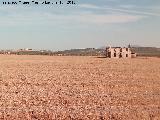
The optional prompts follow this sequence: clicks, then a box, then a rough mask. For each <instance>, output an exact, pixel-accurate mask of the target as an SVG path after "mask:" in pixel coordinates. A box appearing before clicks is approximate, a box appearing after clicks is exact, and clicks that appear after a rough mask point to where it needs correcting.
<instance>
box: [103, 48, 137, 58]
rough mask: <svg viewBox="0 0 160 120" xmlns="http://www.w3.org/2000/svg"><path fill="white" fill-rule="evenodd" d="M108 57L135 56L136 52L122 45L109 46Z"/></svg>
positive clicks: (107, 49)
mask: <svg viewBox="0 0 160 120" xmlns="http://www.w3.org/2000/svg"><path fill="white" fill-rule="evenodd" d="M106 57H108V58H134V57H136V53H132V52H131V48H130V47H128V48H125V47H124V48H122V47H107V48H106Z"/></svg>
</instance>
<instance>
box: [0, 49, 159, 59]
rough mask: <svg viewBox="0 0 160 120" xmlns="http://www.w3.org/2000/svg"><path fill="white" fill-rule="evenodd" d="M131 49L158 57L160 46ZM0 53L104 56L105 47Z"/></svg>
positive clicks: (144, 54)
mask: <svg viewBox="0 0 160 120" xmlns="http://www.w3.org/2000/svg"><path fill="white" fill-rule="evenodd" d="M131 51H132V52H135V53H137V55H138V56H150V57H151V56H157V57H160V48H156V47H131ZM0 54H16V55H53V56H54V55H55V56H57V55H58V56H105V47H101V48H98V49H96V48H85V49H71V50H64V51H57V52H53V51H49V50H40V51H12V50H9V51H8V50H7V51H4V50H1V51H0Z"/></svg>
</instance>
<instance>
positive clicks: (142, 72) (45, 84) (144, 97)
mask: <svg viewBox="0 0 160 120" xmlns="http://www.w3.org/2000/svg"><path fill="white" fill-rule="evenodd" d="M0 88H1V89H0V119H43V120H48V119H68V120H70V119H88V120H89V119H97V120H102V119H108V120H111V119H112V120H114V119H115V120H118V119H122V120H128V119H132V120H137V119H145V120H149V119H154V120H158V119H160V58H135V59H107V58H97V57H80V56H79V57H78V56H77V57H75V56H70V57H69V56H68V57H67V56H7V55H6V56H5V55H1V56H0Z"/></svg>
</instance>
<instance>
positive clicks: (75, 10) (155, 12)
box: [0, 0, 160, 51]
mask: <svg viewBox="0 0 160 120" xmlns="http://www.w3.org/2000/svg"><path fill="white" fill-rule="evenodd" d="M3 1H12V0H2V1H1V2H0V49H20V48H32V49H50V50H55V51H56V50H65V49H75V48H99V47H102V46H108V45H111V46H121V47H124V46H127V45H128V44H133V45H139V46H151V47H160V0H75V3H76V4H75V5H71V4H70V5H67V4H63V5H56V4H53V5H42V4H41V5H33V4H30V5H22V4H19V5H3V4H2V2H3ZM13 1H19V0H13ZM22 1H30V2H31V1H32V0H22ZM42 1H43V0H39V2H42ZM48 1H52V2H56V1H59V0H48ZM66 1H67V0H62V2H64V3H66Z"/></svg>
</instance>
